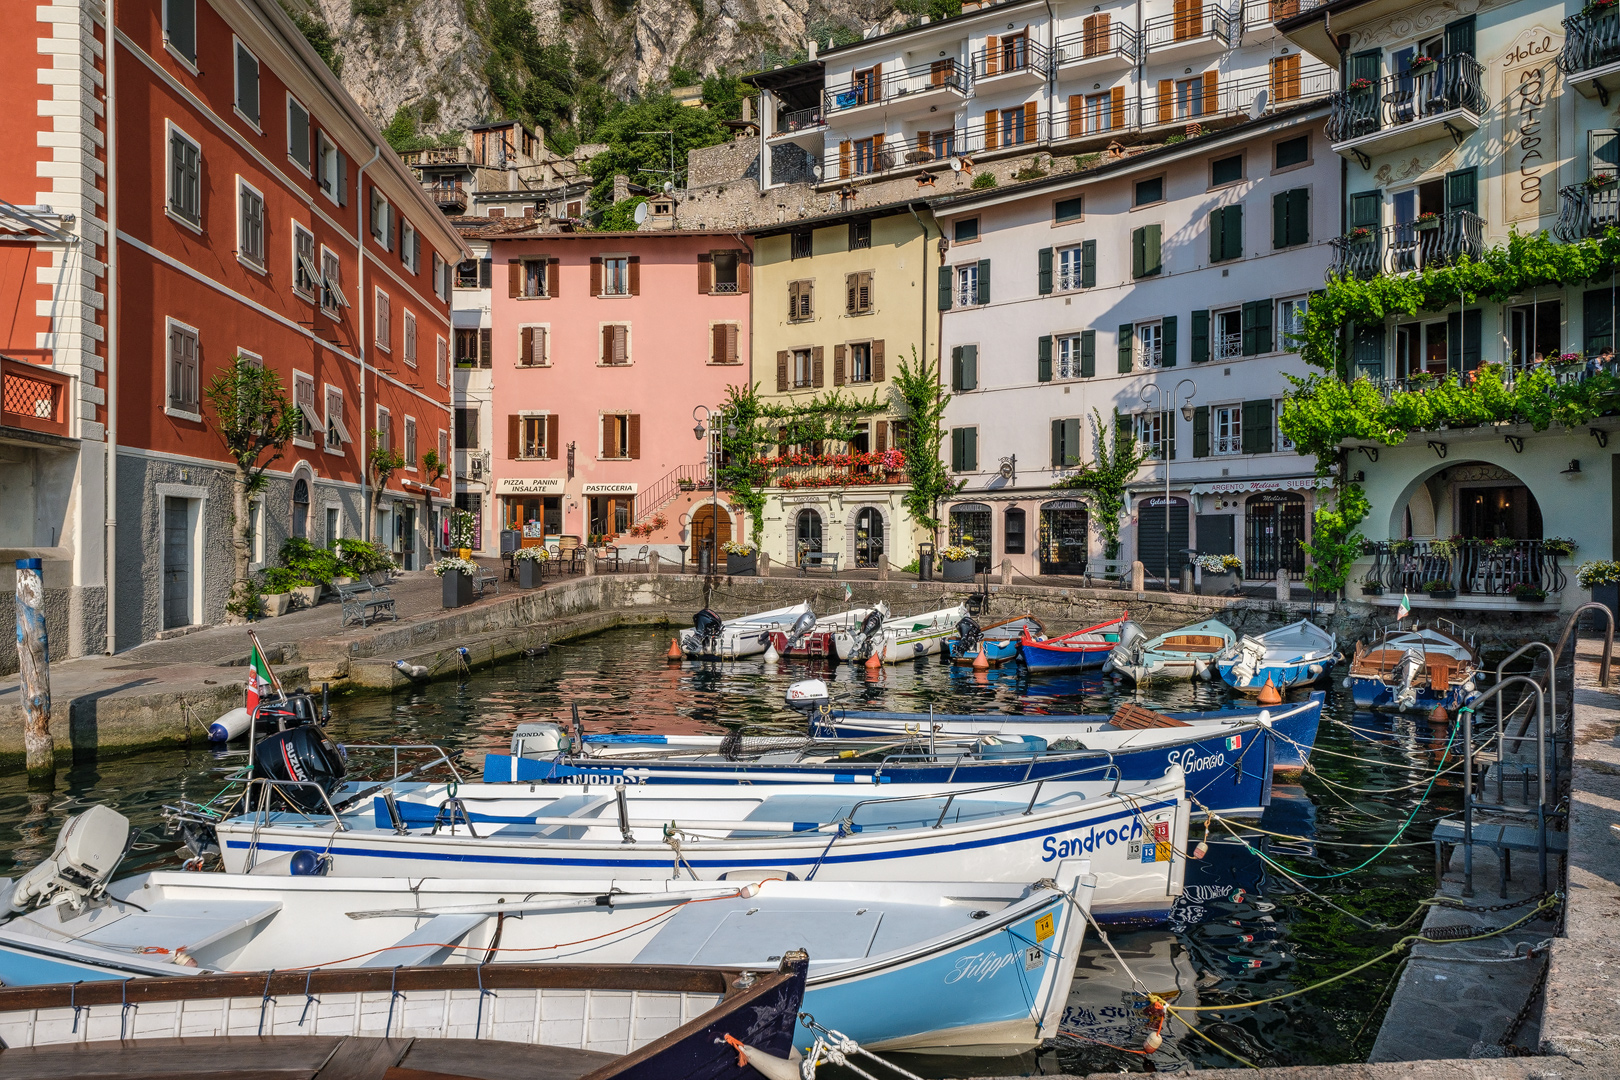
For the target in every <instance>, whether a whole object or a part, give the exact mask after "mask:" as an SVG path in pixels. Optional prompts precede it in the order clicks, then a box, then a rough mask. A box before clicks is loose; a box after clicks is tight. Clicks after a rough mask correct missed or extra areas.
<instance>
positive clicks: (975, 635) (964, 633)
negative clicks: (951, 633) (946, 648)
mask: <svg viewBox="0 0 1620 1080" xmlns="http://www.w3.org/2000/svg"><path fill="white" fill-rule="evenodd" d="M956 640H957V641H958V642H960V643H961V651H962V652H963V653H966V652H967V651H968V650H969V649H977V648H978V647H979V642H980V641H983V640H984V631H982V630H980V629H979V624H978V623H976V622H974V621H973V620H972V619H971V618H969V617H967V616H963V618H962V621H961V622H959V623H957V624H956Z"/></svg>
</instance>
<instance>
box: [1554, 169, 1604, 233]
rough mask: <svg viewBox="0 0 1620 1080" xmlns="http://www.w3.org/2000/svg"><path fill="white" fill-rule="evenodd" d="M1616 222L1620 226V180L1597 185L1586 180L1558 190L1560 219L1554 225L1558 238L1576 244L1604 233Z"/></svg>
mask: <svg viewBox="0 0 1620 1080" xmlns="http://www.w3.org/2000/svg"><path fill="white" fill-rule="evenodd" d="M1616 225H1620V183H1611V184H1609V185H1607V186H1606V187H1596V188H1594V187H1593V186H1592V185H1591V184H1589V183H1587V182H1586V181H1584V180H1583V181H1582V182H1581V183H1579V184H1571V185H1569V186H1568V187H1565V188H1559V189H1558V222H1557V224H1555V225H1554V226H1553V234H1554V235H1555V236H1557V237H1558V239H1560V240H1563V241H1566V242H1569V243H1574V242H1575V241H1576V240H1585V239H1586V238H1587V237H1589V236H1601V235H1603V231H1604V230H1605V229H1608V228H1611V227H1613V226H1616Z"/></svg>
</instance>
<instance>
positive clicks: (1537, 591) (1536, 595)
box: [1513, 582, 1547, 604]
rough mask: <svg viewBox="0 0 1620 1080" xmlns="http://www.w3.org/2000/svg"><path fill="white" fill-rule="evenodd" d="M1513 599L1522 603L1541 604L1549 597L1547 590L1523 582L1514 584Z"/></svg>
mask: <svg viewBox="0 0 1620 1080" xmlns="http://www.w3.org/2000/svg"><path fill="white" fill-rule="evenodd" d="M1513 599H1515V600H1517V601H1518V602H1519V603H1521V604H1539V603H1541V602H1542V601H1543V600H1545V599H1547V590H1546V589H1541V588H1537V587H1536V586H1534V585H1531V584H1530V583H1529V582H1522V583H1520V584H1518V585H1515V586H1513Z"/></svg>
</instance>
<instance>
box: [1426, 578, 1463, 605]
mask: <svg viewBox="0 0 1620 1080" xmlns="http://www.w3.org/2000/svg"><path fill="white" fill-rule="evenodd" d="M1423 591H1424V592H1426V593H1428V594H1429V599H1431V600H1455V599H1456V598H1457V589H1456V587H1455V586H1454V585H1452V584H1451V582H1450V581H1448V580H1445V579H1443V578H1441V579H1437V580H1434V581H1425V582H1424V583H1423Z"/></svg>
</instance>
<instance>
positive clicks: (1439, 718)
mask: <svg viewBox="0 0 1620 1080" xmlns="http://www.w3.org/2000/svg"><path fill="white" fill-rule="evenodd" d="M1429 723H1431V724H1449V723H1451V714H1450V713H1448V712H1446V707H1445V706H1444V705H1436V706H1435V707H1434V709H1433V711H1431V712H1430V713H1429Z"/></svg>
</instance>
